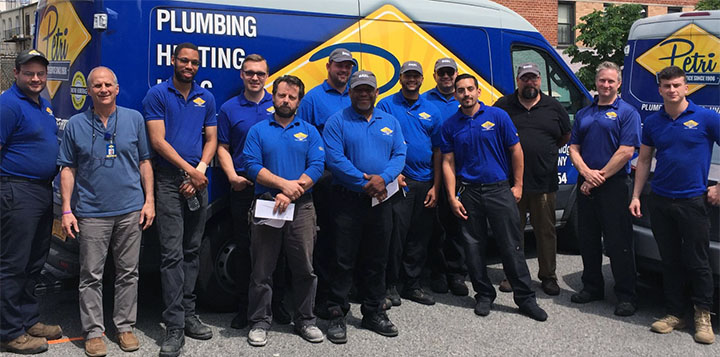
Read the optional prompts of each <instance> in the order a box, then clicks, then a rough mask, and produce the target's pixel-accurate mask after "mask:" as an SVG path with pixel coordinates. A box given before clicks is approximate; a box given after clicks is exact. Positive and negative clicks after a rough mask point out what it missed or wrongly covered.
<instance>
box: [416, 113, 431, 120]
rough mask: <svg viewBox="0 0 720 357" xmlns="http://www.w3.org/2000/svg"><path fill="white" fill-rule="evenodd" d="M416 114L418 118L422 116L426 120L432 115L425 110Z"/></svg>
mask: <svg viewBox="0 0 720 357" xmlns="http://www.w3.org/2000/svg"><path fill="white" fill-rule="evenodd" d="M418 116H419V117H420V118H422V119H425V120H427V119H430V117H431V116H432V115H430V114H428V113H425V112H422V113H420V114H418Z"/></svg>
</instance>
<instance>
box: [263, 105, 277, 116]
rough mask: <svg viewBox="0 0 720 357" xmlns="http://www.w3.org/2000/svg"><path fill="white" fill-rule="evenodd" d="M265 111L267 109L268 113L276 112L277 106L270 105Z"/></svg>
mask: <svg viewBox="0 0 720 357" xmlns="http://www.w3.org/2000/svg"><path fill="white" fill-rule="evenodd" d="M265 111H267V114H268V115H271V114H275V107H269V108H267V109H265Z"/></svg>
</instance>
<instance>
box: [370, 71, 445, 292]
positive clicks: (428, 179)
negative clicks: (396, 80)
mask: <svg viewBox="0 0 720 357" xmlns="http://www.w3.org/2000/svg"><path fill="white" fill-rule="evenodd" d="M422 82H423V73H422V66H421V65H420V63H418V62H416V61H408V62H405V63H403V65H402V66H401V67H400V86H401V89H400V91H399V92H397V93H395V94H393V95H391V96H389V97H386V98H385V99H383V100H381V101H380V102H379V103H378V105H377V108H378V109H380V110H382V111H384V112H386V113H389V114H390V115H392V116H394V117H395V118H396V119H397V120H398V122H400V127H401V128H402V132H403V137H405V141H406V142H407V155H406V157H405V168H404V169H403V171H402V174H401V175H400V176H401V178H402V179H403V180H404V181H405V183H406V185H407V186H406V187H407V190H406V191H407V195H406V197H403V196H402V195H398V197H396V198H394V201H393V202H392V205H393V235H392V241H391V242H390V253H389V254H390V255H389V258H388V265H387V281H386V284H387V295H388V298H389V299H390V300H391V303H392V305H394V306H398V305H400V303H401V300H400V296H402V297H404V298H406V299H409V300H412V301H415V302H417V303H420V304H424V305H433V304H435V300H434V299H433V298H432V296H430V295H427V294H426V293H425V292H424V291H423V290H422V287H421V286H420V274H421V273H422V269H423V267H424V266H425V258H426V257H427V251H428V242H429V241H430V236H431V235H432V232H433V221H434V218H435V209H434V208H435V206H436V205H437V199H438V196H439V191H440V185H441V183H440V175H441V168H440V162H441V156H440V149H439V146H440V142H439V141H440V125H441V118H440V110H438V109H437V107H436V106H435V105H434V104H432V103H430V102H428V101H427V100H425V99H424V98H422V97H420V87H421V86H422ZM401 279H402V283H403V288H402V292H401V293H400V294H398V291H397V287H396V286H397V285H398V284H399V283H400V282H401Z"/></svg>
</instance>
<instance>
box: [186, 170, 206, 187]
mask: <svg viewBox="0 0 720 357" xmlns="http://www.w3.org/2000/svg"><path fill="white" fill-rule="evenodd" d="M188 175H189V176H190V182H191V183H192V185H193V186H195V189H196V190H202V189H204V188H205V187H207V185H208V179H207V177H205V174H204V173H202V172H200V171H199V170H198V169H194V170H190V171H188Z"/></svg>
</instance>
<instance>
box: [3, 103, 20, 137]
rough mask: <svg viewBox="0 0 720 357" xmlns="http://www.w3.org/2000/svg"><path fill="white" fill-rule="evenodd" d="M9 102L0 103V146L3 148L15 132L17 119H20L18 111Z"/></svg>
mask: <svg viewBox="0 0 720 357" xmlns="http://www.w3.org/2000/svg"><path fill="white" fill-rule="evenodd" d="M8 102H9V101H6V100H3V101H0V145H2V146H5V144H7V141H8V139H10V137H11V136H12V134H13V132H14V131H15V130H16V127H17V122H18V118H20V117H21V114H20V113H19V109H18V108H16V107H15V106H14V105H12V104H11V103H8Z"/></svg>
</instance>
